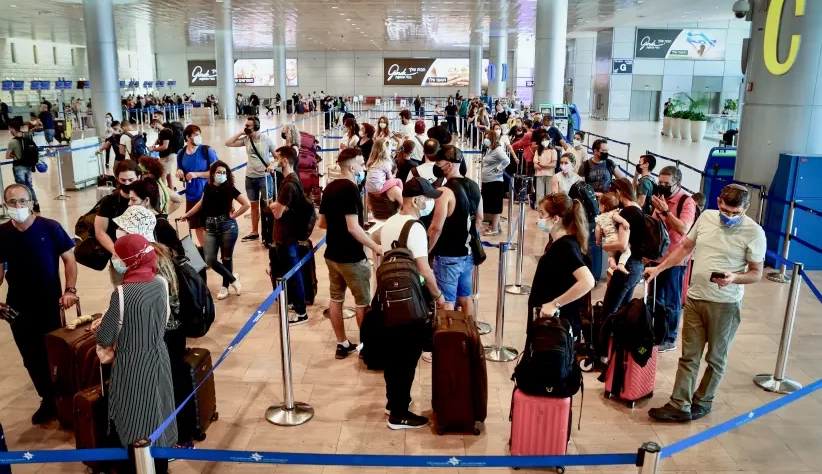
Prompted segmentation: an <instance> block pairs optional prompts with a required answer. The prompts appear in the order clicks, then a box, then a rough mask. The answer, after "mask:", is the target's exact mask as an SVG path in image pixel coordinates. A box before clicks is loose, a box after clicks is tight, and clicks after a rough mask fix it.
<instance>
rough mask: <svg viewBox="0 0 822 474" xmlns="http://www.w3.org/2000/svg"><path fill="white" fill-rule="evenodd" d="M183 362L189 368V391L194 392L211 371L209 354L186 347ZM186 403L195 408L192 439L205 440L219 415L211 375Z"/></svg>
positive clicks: (205, 350)
mask: <svg viewBox="0 0 822 474" xmlns="http://www.w3.org/2000/svg"><path fill="white" fill-rule="evenodd" d="M185 361H186V364H188V366H189V367H190V371H191V372H190V373H191V389H192V390H194V388H195V387H196V386H197V385H199V384H200V382H202V381H203V379H205V376H206V375H207V374H208V373H209V372H210V371H211V353H210V352H209V351H208V349H202V348H199V347H193V348H192V347H187V348H186V357H185ZM188 403H193V404H194V407H195V410H194V412H195V414H196V426H195V429H194V439H195V440H197V441H203V440H204V439H205V438H206V431H207V430H208V427H209V426H211V423H212V422H214V421H217V419H218V418H219V417H220V414H219V413H217V391H216V390H215V388H214V375H213V374H212V375H210V376H209V377H208V379H207V380H206V381H205V383H204V384H203V386H202V387H200V390H198V391H197V393H196V394H195V395H194V396H193V397H192V399H191V400H190V401H189V402H188Z"/></svg>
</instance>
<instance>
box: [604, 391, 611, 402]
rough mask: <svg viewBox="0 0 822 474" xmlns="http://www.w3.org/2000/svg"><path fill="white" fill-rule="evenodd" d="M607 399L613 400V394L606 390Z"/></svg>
mask: <svg viewBox="0 0 822 474" xmlns="http://www.w3.org/2000/svg"><path fill="white" fill-rule="evenodd" d="M605 398H607V399H608V400H610V399H611V392H609V391H607V390H606V391H605Z"/></svg>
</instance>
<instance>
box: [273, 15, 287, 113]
mask: <svg viewBox="0 0 822 474" xmlns="http://www.w3.org/2000/svg"><path fill="white" fill-rule="evenodd" d="M273 49H274V51H273V54H274V90H275V91H276V93H277V94H280V97H281V98H282V100H286V95H285V87H286V79H285V27H284V26H283V25H281V24H275V26H274V45H273Z"/></svg>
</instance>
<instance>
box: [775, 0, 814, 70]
mask: <svg viewBox="0 0 822 474" xmlns="http://www.w3.org/2000/svg"><path fill="white" fill-rule="evenodd" d="M805 1H806V0H796V9H795V11H794V15H795V16H798V17H799V16H804V15H805ZM784 6H785V0H771V5H770V7H769V8H768V18H767V20H766V21H765V67H766V68H768V71H770V73H771V74H773V75H774V76H781V75H783V74H785V73H787V72H788V71H790V70H791V68H792V67H793V65H794V63H795V62H796V56H797V55H799V46H800V44H801V43H802V36H801V35H793V36H791V50H790V52H789V53H788V59H787V60H786V61H785V62H784V63H783V62H780V61H779V55H778V50H779V26H780V25H781V24H782V9H783V7H784Z"/></svg>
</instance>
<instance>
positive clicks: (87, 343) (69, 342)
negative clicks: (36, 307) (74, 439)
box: [46, 302, 102, 428]
mask: <svg viewBox="0 0 822 474" xmlns="http://www.w3.org/2000/svg"><path fill="white" fill-rule="evenodd" d="M101 316H102V315H100V314H95V315H94V316H93V318H94V319H98V318H100V317H101ZM60 317H61V322H62V324H63V327H62V328H60V329H57V330H56V331H52V332H50V333H48V334H46V352H47V353H48V358H49V366H50V367H51V382H52V385H53V387H54V398H55V402H56V403H57V419H58V420H59V421H60V424H61V425H63V426H65V427H67V428H70V427H71V426H72V424H73V423H74V395H75V394H76V393H77V392H79V391H80V390H82V389H84V388H88V387H92V386H94V385H97V384H98V383H100V379H99V370H100V359H98V358H97V350H96V348H97V338H96V337H95V336H94V334H93V333H92V332H91V322H88V323H84V324H79V325H77V327H76V328H75V329H73V330H69V329H67V328H66V327H65V326H66V316H65V312H64V311H62V310H61V312H60ZM77 317H80V303H79V302H78V303H77Z"/></svg>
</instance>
